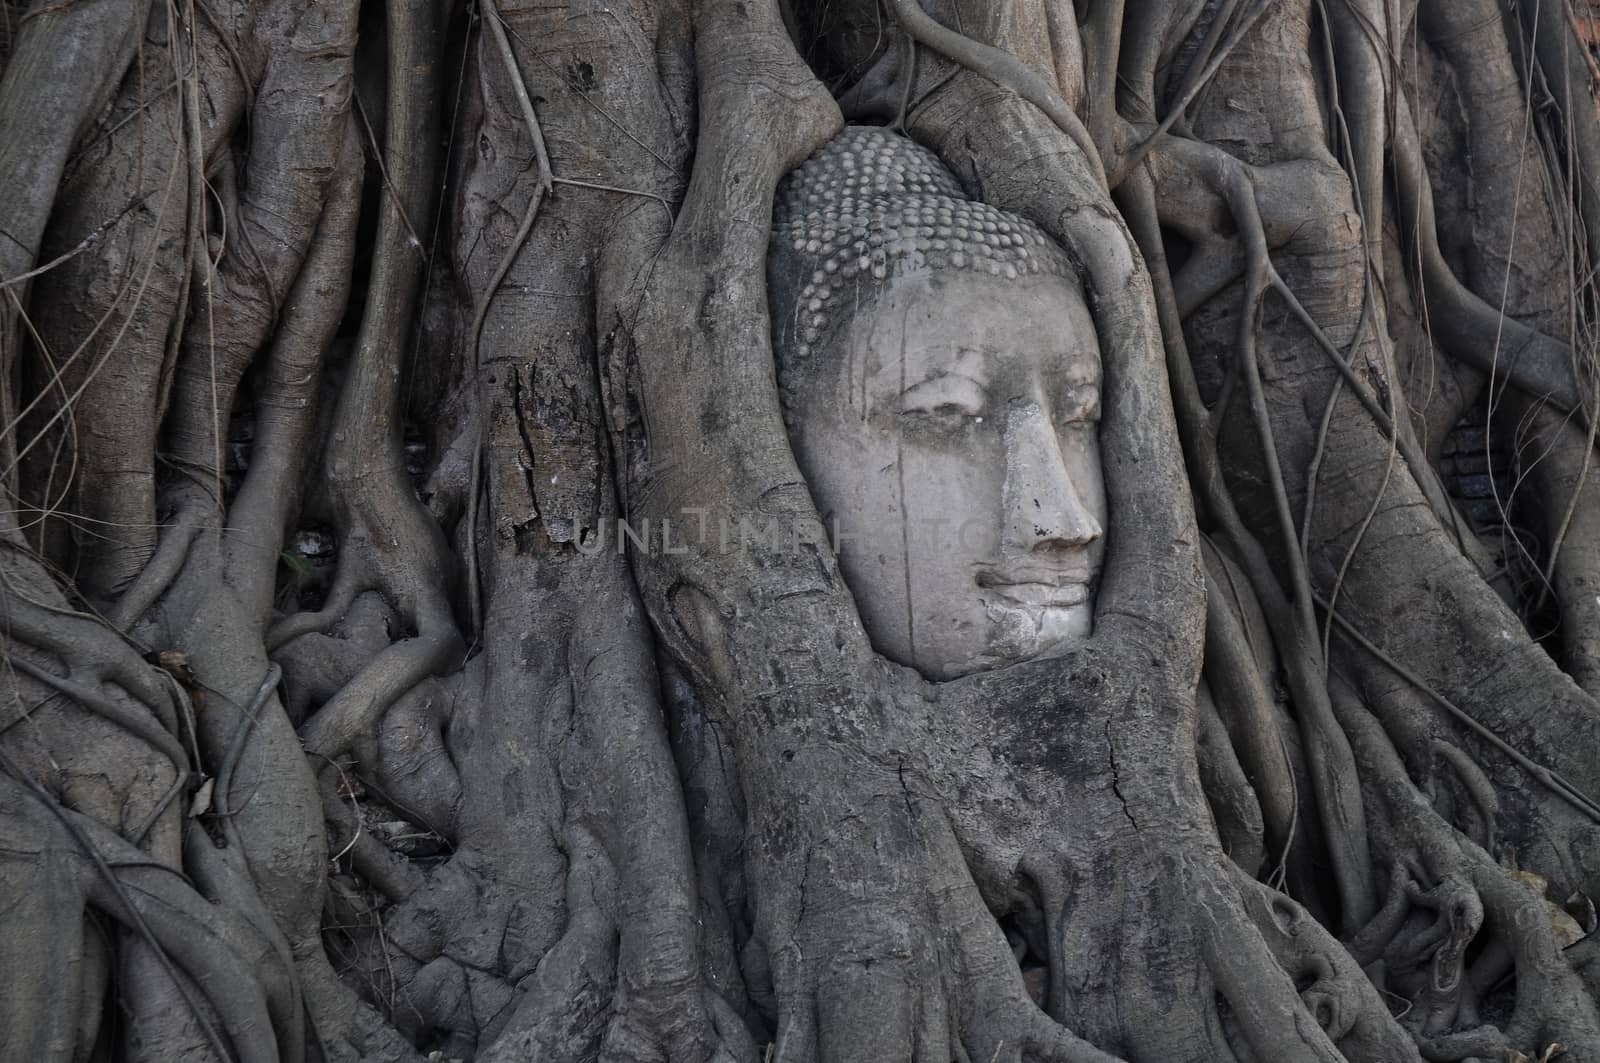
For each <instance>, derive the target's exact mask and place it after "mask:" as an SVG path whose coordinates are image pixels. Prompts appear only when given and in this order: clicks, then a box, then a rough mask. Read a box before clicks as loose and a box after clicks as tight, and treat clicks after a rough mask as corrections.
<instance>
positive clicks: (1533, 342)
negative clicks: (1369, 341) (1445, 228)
mask: <svg viewBox="0 0 1600 1063" xmlns="http://www.w3.org/2000/svg"><path fill="white" fill-rule="evenodd" d="M1393 160H1394V176H1395V189H1396V191H1397V193H1398V195H1397V198H1396V202H1395V206H1396V209H1397V210H1398V212H1399V214H1400V217H1401V219H1402V221H1403V222H1407V223H1408V224H1402V225H1401V231H1402V232H1403V233H1405V235H1406V236H1407V237H1409V239H1410V242H1411V252H1412V257H1413V258H1415V259H1416V260H1417V261H1418V262H1419V263H1420V271H1421V274H1422V277H1421V279H1422V290H1423V294H1424V295H1425V297H1426V300H1425V301H1426V306H1427V311H1428V320H1429V322H1430V323H1431V324H1432V325H1433V327H1434V329H1435V330H1436V331H1437V333H1438V335H1439V338H1440V339H1441V340H1442V341H1443V343H1444V345H1445V346H1446V347H1447V348H1448V349H1449V351H1450V353H1451V354H1453V355H1454V356H1455V357H1457V358H1459V359H1461V361H1463V362H1465V363H1467V364H1468V365H1470V366H1473V367H1474V368H1476V369H1481V370H1482V371H1484V372H1486V373H1489V374H1491V376H1492V377H1493V378H1494V379H1495V380H1497V381H1501V382H1509V383H1511V384H1512V385H1514V386H1515V387H1516V388H1517V389H1518V390H1520V391H1522V392H1523V393H1525V394H1527V395H1529V396H1530V397H1532V398H1536V399H1545V400H1546V401H1549V402H1552V403H1554V404H1555V405H1557V406H1559V407H1560V408H1561V409H1562V410H1565V411H1575V410H1582V411H1584V416H1585V419H1586V420H1588V419H1592V418H1593V416H1594V411H1593V410H1589V409H1587V407H1586V406H1585V404H1584V397H1585V394H1586V393H1587V390H1588V389H1586V388H1581V387H1580V386H1579V385H1578V384H1577V383H1576V379H1577V378H1576V377H1575V376H1574V362H1573V355H1572V351H1571V350H1570V349H1569V348H1568V347H1567V346H1566V345H1565V344H1562V343H1558V342H1557V341H1555V340H1553V339H1551V338H1550V337H1548V336H1545V335H1544V334H1543V333H1540V332H1538V331H1536V330H1534V329H1531V328H1529V327H1528V326H1527V325H1524V324H1523V323H1522V322H1520V321H1518V320H1517V319H1515V318H1513V317H1508V316H1506V315H1504V314H1501V313H1500V312H1499V311H1498V310H1496V309H1495V308H1494V307H1492V306H1490V305H1489V304H1488V303H1486V302H1484V301H1483V300H1482V299H1480V298H1478V296H1477V295H1475V294H1473V292H1471V291H1470V290H1469V289H1468V288H1467V287H1466V285H1464V284H1462V283H1461V281H1460V280H1458V279H1457V278H1456V275H1455V274H1454V273H1453V272H1452V271H1451V269H1450V267H1449V265H1448V264H1446V263H1445V261H1444V256H1443V254H1442V253H1441V252H1440V251H1439V235H1438V230H1437V228H1436V221H1435V215H1434V209H1433V190H1432V188H1431V187H1430V186H1429V184H1428V175H1427V172H1426V170H1425V169H1424V168H1423V164H1422V146H1421V140H1420V138H1419V137H1418V136H1417V130H1416V127H1415V126H1414V125H1413V124H1412V121H1411V108H1410V104H1409V103H1408V102H1407V101H1406V99H1405V98H1404V95H1403V94H1402V95H1401V97H1400V101H1399V105H1398V107H1397V108H1396V111H1395V124H1394V154H1393Z"/></svg>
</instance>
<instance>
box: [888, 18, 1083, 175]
mask: <svg viewBox="0 0 1600 1063" xmlns="http://www.w3.org/2000/svg"><path fill="white" fill-rule="evenodd" d="M892 2H893V5H894V16H895V18H896V20H898V21H899V23H900V27H901V28H902V29H904V30H905V31H906V32H907V33H909V34H910V35H911V39H912V40H914V41H916V42H917V43H918V44H920V45H922V46H923V47H925V48H931V49H933V50H934V51H936V52H938V53H939V54H940V55H943V56H945V57H946V58H948V59H950V60H951V61H952V62H955V63H958V64H960V65H961V66H964V67H966V68H967V69H968V70H971V71H972V72H973V73H975V74H979V75H981V76H983V77H986V78H988V79H989V80H990V81H993V82H994V83H995V84H996V85H1000V86H1003V87H1004V88H1008V89H1010V90H1011V91H1012V92H1015V93H1016V94H1017V95H1018V96H1021V97H1022V98H1023V99H1025V100H1027V101H1028V102H1029V103H1031V104H1033V105H1034V106H1035V107H1037V108H1039V110H1041V111H1043V112H1044V113H1045V114H1046V116H1048V117H1049V119H1050V120H1051V121H1052V122H1054V123H1055V124H1056V128H1058V129H1060V130H1061V131H1062V132H1063V133H1065V134H1066V135H1067V136H1069V137H1071V138H1072V142H1073V143H1074V144H1076V145H1077V146H1078V150H1079V151H1081V152H1083V157H1084V158H1085V159H1086V160H1088V164H1089V170H1090V172H1091V173H1093V174H1094V176H1095V179H1096V180H1097V181H1099V182H1100V187H1101V189H1102V190H1104V189H1105V187H1106V166H1105V163H1104V162H1103V161H1102V160H1101V158H1100V152H1099V150H1098V149H1097V148H1096V147H1095V145H1094V138H1093V137H1091V136H1090V135H1089V131H1088V130H1087V129H1085V128H1084V127H1083V122H1081V121H1080V120H1079V119H1078V115H1077V113H1076V112H1074V111H1073V109H1072V108H1071V107H1069V106H1067V101H1066V100H1063V99H1062V98H1061V94H1060V93H1059V92H1057V91H1056V90H1055V89H1054V88H1053V87H1051V85H1050V84H1049V83H1048V82H1047V81H1045V80H1044V78H1042V77H1040V76H1039V75H1038V74H1037V73H1035V72H1034V71H1033V70H1032V69H1030V68H1029V67H1028V65H1027V64H1026V63H1024V62H1022V61H1021V60H1020V59H1018V58H1017V57H1016V56H1014V55H1011V54H1010V53H1009V52H1004V51H1001V50H1000V49H999V48H996V47H994V46H992V45H988V44H984V43H983V42H982V41H975V40H973V39H972V38H971V37H968V36H966V35H964V34H961V33H957V32H956V31H955V30H952V29H947V28H946V27H944V26H941V25H940V24H939V23H938V22H937V21H935V20H934V18H933V17H932V16H931V15H929V14H928V13H927V12H926V11H923V10H922V8H921V7H920V6H918V4H917V0H892Z"/></svg>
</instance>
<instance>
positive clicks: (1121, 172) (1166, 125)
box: [1108, 0, 1272, 189]
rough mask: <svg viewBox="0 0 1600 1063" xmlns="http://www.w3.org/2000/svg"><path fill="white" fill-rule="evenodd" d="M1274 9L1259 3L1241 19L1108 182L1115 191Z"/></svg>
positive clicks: (1267, 1) (1215, 28) (1263, 0)
mask: <svg viewBox="0 0 1600 1063" xmlns="http://www.w3.org/2000/svg"><path fill="white" fill-rule="evenodd" d="M1271 6H1272V0H1257V2H1256V5H1255V6H1254V7H1252V8H1251V9H1250V10H1249V11H1248V12H1246V13H1245V16H1244V18H1243V19H1241V20H1240V23H1239V26H1238V28H1237V29H1235V30H1234V31H1233V34H1232V35H1231V36H1230V37H1229V38H1228V42H1227V43H1226V44H1224V45H1223V46H1222V47H1221V48H1220V49H1218V50H1217V52H1216V53H1215V54H1214V55H1213V56H1212V57H1211V59H1210V61H1209V62H1207V63H1206V65H1205V67H1204V69H1202V70H1201V72H1200V76H1199V77H1197V78H1194V79H1193V80H1192V81H1191V82H1190V83H1189V85H1188V86H1187V87H1186V88H1185V89H1184V92H1183V95H1182V96H1180V97H1178V99H1177V101H1176V102H1174V103H1173V105H1172V109H1171V110H1170V111H1168V112H1167V116H1166V117H1165V118H1163V119H1162V120H1161V122H1160V124H1159V125H1157V126H1156V128H1155V130H1154V131H1153V132H1151V134H1150V135H1149V136H1147V137H1145V138H1144V139H1143V140H1141V141H1140V142H1139V143H1138V144H1137V145H1136V146H1135V147H1134V148H1133V149H1132V150H1131V151H1129V152H1128V153H1127V154H1126V155H1125V156H1123V158H1122V159H1121V160H1120V161H1119V162H1118V163H1117V169H1116V172H1115V173H1113V174H1112V175H1111V176H1110V178H1109V182H1108V183H1109V184H1110V186H1111V187H1112V188H1113V189H1115V188H1119V187H1121V185H1122V182H1124V181H1126V180H1127V179H1128V175H1129V174H1131V173H1132V172H1133V171H1134V169H1135V167H1137V166H1138V165H1139V164H1140V163H1141V162H1143V161H1144V160H1145V157H1146V156H1148V155H1149V154H1150V152H1152V151H1153V150H1155V148H1156V146H1157V145H1159V144H1160V143H1161V142H1162V141H1163V140H1165V139H1166V136H1167V133H1168V131H1169V130H1171V128H1172V126H1173V123H1175V122H1177V121H1178V120H1179V119H1181V118H1182V117H1183V113H1184V111H1186V110H1187V109H1188V107H1189V105H1190V104H1191V103H1193V102H1194V98H1195V97H1196V96H1198V95H1199V94H1200V92H1201V91H1202V90H1203V89H1205V88H1206V86H1208V85H1210V84H1211V79H1212V78H1214V77H1216V75H1217V71H1218V70H1220V69H1222V64H1223V62H1224V61H1225V60H1226V59H1227V58H1228V56H1229V55H1231V54H1232V53H1233V50H1234V49H1235V48H1237V47H1238V46H1239V42H1240V41H1242V40H1244V38H1245V34H1247V33H1249V32H1250V30H1251V29H1252V28H1253V27H1254V26H1255V24H1256V23H1257V22H1258V21H1260V19H1261V16H1262V15H1264V14H1266V13H1267V8H1269V7H1271ZM1222 21H1223V20H1221V19H1217V20H1216V21H1215V22H1213V23H1212V30H1213V32H1216V31H1218V27H1220V26H1221V24H1222ZM1115 73H1116V72H1115V71H1112V75H1113V77H1114V76H1115Z"/></svg>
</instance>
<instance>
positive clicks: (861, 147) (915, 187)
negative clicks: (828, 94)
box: [767, 126, 1079, 392]
mask: <svg viewBox="0 0 1600 1063" xmlns="http://www.w3.org/2000/svg"><path fill="white" fill-rule="evenodd" d="M935 270H969V271H972V272H976V273H982V274H987V275H989V276H992V277H999V278H1005V279H1011V280H1015V279H1017V278H1019V277H1025V276H1028V275H1030V274H1040V273H1045V274H1054V275H1056V276H1061V277H1070V278H1077V277H1078V276H1079V270H1078V267H1077V264H1076V263H1075V262H1074V261H1073V260H1072V258H1071V257H1070V256H1069V255H1068V254H1067V253H1066V252H1065V251H1064V250H1063V249H1062V248H1061V245H1059V244H1057V243H1056V242H1055V240H1053V239H1051V237H1050V236H1049V235H1048V234H1046V233H1045V232H1044V231H1043V230H1042V229H1040V228H1039V227H1038V226H1037V225H1035V224H1033V223H1032V222H1030V221H1028V220H1027V219H1025V218H1021V217H1018V216H1017V215H1015V214H1009V213H1007V212H1006V211H1003V210H999V209H998V208H996V207H992V206H990V205H988V204H987V203H979V202H975V201H973V200H970V199H968V198H966V195H965V193H964V192H963V191H962V189H961V185H960V183H959V182H958V181H957V180H956V178H955V175H954V174H952V173H951V172H950V171H949V170H948V169H946V168H945V166H944V164H943V163H941V162H940V161H939V159H938V157H937V156H936V155H934V154H933V153H932V152H931V151H929V150H928V149H926V148H924V147H922V146H921V145H919V144H917V143H915V142H914V141H912V140H910V139H908V138H906V137H904V136H900V135H898V134H895V133H891V132H888V131H887V130H884V129H880V128H877V127H873V126H847V127H846V128H845V129H844V130H843V131H842V132H840V133H839V135H838V136H836V137H834V138H833V139H832V140H830V141H829V142H828V143H827V144H826V145H824V146H823V147H822V148H821V150H819V151H818V152H817V153H816V154H815V155H813V156H811V158H809V159H807V160H806V161H805V162H804V163H802V164H801V165H800V166H799V167H798V168H796V169H795V170H794V171H793V172H791V173H790V174H789V175H788V176H787V177H785V178H784V180H783V182H782V183H781V184H780V185H779V186H778V195H777V202H776V205H775V209H774V216H773V242H772V247H771V251H770V252H769V254H768V264H767V279H768V292H769V297H770V306H771V309H772V328H773V348H774V353H775V355H776V357H777V361H778V370H779V383H780V386H782V388H783V390H784V391H785V392H787V391H788V387H787V383H788V381H789V379H790V378H792V377H793V375H794V374H795V373H796V372H797V371H799V370H800V369H802V368H803V367H804V366H805V365H806V363H807V362H808V360H809V359H810V358H811V357H812V356H813V354H814V353H815V352H816V351H817V350H818V349H819V348H820V346H821V345H822V344H823V343H825V342H827V340H828V338H829V337H830V336H831V335H832V334H833V333H834V331H835V330H836V329H837V327H838V326H839V324H840V323H841V322H842V321H843V320H844V318H845V316H846V315H845V314H844V313H843V312H842V311H843V308H845V307H849V308H852V309H854V308H855V307H858V306H860V305H862V304H864V303H866V302H868V301H870V300H871V298H872V297H873V296H875V295H876V294H877V293H878V291H879V290H881V289H882V288H883V287H884V286H885V285H886V284H887V283H888V282H889V281H890V280H892V279H893V278H895V277H898V276H904V275H907V274H911V273H917V272H923V271H935Z"/></svg>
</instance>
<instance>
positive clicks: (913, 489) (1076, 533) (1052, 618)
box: [789, 270, 1106, 680]
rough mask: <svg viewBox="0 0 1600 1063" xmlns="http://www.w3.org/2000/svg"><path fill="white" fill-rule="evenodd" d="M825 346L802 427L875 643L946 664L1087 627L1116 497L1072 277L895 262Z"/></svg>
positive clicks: (1044, 651)
mask: <svg viewBox="0 0 1600 1063" xmlns="http://www.w3.org/2000/svg"><path fill="white" fill-rule="evenodd" d="M813 357H814V358H815V363H814V364H813V365H812V366H811V367H810V368H809V369H808V371H807V372H805V373H804V374H803V379H802V380H799V381H797V382H795V383H794V384H793V385H792V390H791V393H790V396H789V401H790V409H791V435H792V438H793V441H794V445H795V452H796V456H797V459H798V460H799V463H800V467H801V470H802V471H803V472H804V474H805V475H806V478H807V480H808V482H809V483H810V485H811V489H812V494H813V496H814V498H815V499H816V502H817V506H818V509H819V510H820V512H821V515H822V519H823V523H824V524H825V525H826V526H827V527H828V528H829V529H830V532H831V533H832V534H833V535H834V536H835V537H836V540H837V543H838V549H839V561H840V566H841V568H842V570H843V573H844V578H845V581H846V582H847V584H848V585H849V587H850V589H851V591H852V592H853V594H854V595H855V598H856V601H857V604H858V606H859V608H860V611H861V616H862V620H863V622H864V623H865V625H866V629H867V633H868V635H869V636H870V637H871V639H872V642H873V645H874V646H875V648H876V649H877V651H878V652H879V653H881V654H883V655H884V656H886V657H888V658H890V659H892V660H895V661H898V662H900V663H901V664H907V665H911V666H912V667H914V668H916V669H917V670H919V671H920V672H921V673H922V674H923V675H925V676H927V677H928V678H930V679H939V680H943V679H951V678H954V677H956V676H960V675H965V674H968V673H971V672H977V671H982V670H984V669H987V668H993V667H996V666H998V665H1002V664H1006V663H1009V662H1012V661H1017V660H1022V659H1025V658H1031V657H1037V656H1042V655H1048V654H1050V653H1051V652H1055V651H1059V650H1061V649H1062V648H1064V647H1067V646H1070V645H1072V644H1074V643H1076V642H1079V641H1081V640H1083V639H1084V638H1085V637H1087V636H1088V634H1089V631H1090V627H1091V624H1092V621H1093V599H1094V590H1095V585H1096V581H1097V579H1098V576H1099V573H1100V566H1101V559H1102V555H1103V553H1104V544H1105V540H1104V528H1105V523H1106V500H1105V490H1104V485H1103V481H1102V478H1101V466H1100V443H1099V420H1100V351H1099V346H1098V344H1097V343H1096V341H1095V332H1094V325H1093V322H1092V321H1091V319H1090V317H1089V312H1088V308H1087V307H1086V306H1085V305H1084V302H1083V297H1082V295H1081V294H1080V293H1079V291H1078V288H1077V286H1076V285H1075V284H1074V283H1073V282H1072V281H1069V280H1067V279H1064V278H1062V277H1058V276H1053V275H1049V274H1040V275H1032V276H1025V277H1021V278H1016V279H1009V280H1008V279H1002V278H999V277H992V276H988V275H984V274H980V273H974V272H970V271H964V270H939V271H932V272H922V273H914V274H911V275H908V276H903V277H897V278H894V279H892V280H891V281H890V282H889V283H888V284H887V286H886V287H885V288H884V289H883V290H882V291H881V292H880V293H879V295H878V296H877V298H876V299H875V300H874V302H873V303H872V305H871V306H863V307H861V308H860V309H859V310H857V312H856V313H855V315H854V317H853V319H852V321H851V322H850V324H848V325H846V326H843V327H841V328H840V329H839V330H838V331H837V332H836V333H835V334H834V338H833V340H832V342H831V349H828V350H825V351H818V352H817V353H816V354H815V355H814V356H813Z"/></svg>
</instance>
